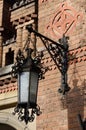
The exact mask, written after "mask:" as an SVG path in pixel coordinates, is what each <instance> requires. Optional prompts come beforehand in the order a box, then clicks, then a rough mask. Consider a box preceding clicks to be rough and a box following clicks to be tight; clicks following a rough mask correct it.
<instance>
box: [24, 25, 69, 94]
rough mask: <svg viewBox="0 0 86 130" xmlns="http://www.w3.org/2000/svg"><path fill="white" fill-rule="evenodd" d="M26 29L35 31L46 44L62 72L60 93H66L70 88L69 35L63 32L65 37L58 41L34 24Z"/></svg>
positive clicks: (31, 31)
mask: <svg viewBox="0 0 86 130" xmlns="http://www.w3.org/2000/svg"><path fill="white" fill-rule="evenodd" d="M26 29H27V30H28V31H29V33H34V34H35V35H36V36H37V37H39V38H40V39H41V41H42V43H43V45H44V46H45V48H46V50H47V51H48V53H49V54H50V56H51V58H52V59H53V61H54V63H55V65H56V66H57V68H58V69H59V71H60V73H61V87H60V89H58V91H59V92H60V93H62V94H63V95H65V93H66V92H68V91H69V90H70V87H69V86H68V83H67V70H68V48H69V45H68V39H69V37H67V36H65V35H64V34H63V37H62V38H61V39H59V40H58V42H56V41H54V40H52V39H50V38H48V37H46V36H44V35H42V34H41V33H39V32H37V31H36V30H33V28H32V25H28V26H27V27H26Z"/></svg>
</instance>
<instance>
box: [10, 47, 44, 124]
mask: <svg viewBox="0 0 86 130" xmlns="http://www.w3.org/2000/svg"><path fill="white" fill-rule="evenodd" d="M25 51H26V52H27V57H26V58H25V56H24V54H23V52H22V51H21V50H20V49H19V50H18V53H17V56H16V63H15V64H14V65H13V66H12V76H13V77H17V78H18V74H21V73H22V72H23V69H24V70H25V69H26V70H25V71H28V70H30V71H33V70H35V71H38V79H41V78H42V76H41V75H43V74H42V73H43V70H42V69H41V65H40V62H41V55H40V56H37V57H35V58H32V57H31V54H32V51H33V50H32V49H31V48H26V50H25ZM28 59H30V60H31V64H30V65H29V66H27V67H28V68H24V67H25V66H24V65H25V64H27V62H28ZM18 87H19V85H18ZM18 89H19V88H18ZM28 91H30V88H29V90H28ZM18 93H19V90H18ZM29 95H30V93H29ZM18 96H19V95H18ZM36 96H37V94H36ZM18 98H19V97H18ZM29 98H30V97H29ZM35 98H37V97H35ZM16 113H17V114H18V119H19V120H20V121H23V120H24V121H25V123H26V124H27V123H28V122H32V121H33V120H34V119H35V114H36V115H37V116H39V115H40V114H41V111H40V107H39V105H38V104H36V103H34V104H30V103H29V102H27V103H25V104H22V103H19V102H18V104H17V106H16V107H15V108H14V112H13V115H15V114H16Z"/></svg>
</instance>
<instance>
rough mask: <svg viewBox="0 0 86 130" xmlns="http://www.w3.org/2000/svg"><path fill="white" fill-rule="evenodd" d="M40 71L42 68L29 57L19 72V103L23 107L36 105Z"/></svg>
mask: <svg viewBox="0 0 86 130" xmlns="http://www.w3.org/2000/svg"><path fill="white" fill-rule="evenodd" d="M39 72H40V69H39V68H38V67H37V66H36V65H34V63H33V60H32V59H31V57H28V58H27V61H26V62H25V63H24V65H23V66H22V69H21V71H20V72H19V73H18V104H19V105H20V106H21V107H23V108H24V107H26V106H28V108H35V107H36V102H37V90H38V80H39Z"/></svg>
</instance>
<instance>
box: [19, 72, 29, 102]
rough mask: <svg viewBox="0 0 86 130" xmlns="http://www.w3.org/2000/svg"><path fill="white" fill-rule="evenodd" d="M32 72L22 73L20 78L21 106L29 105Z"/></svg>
mask: <svg viewBox="0 0 86 130" xmlns="http://www.w3.org/2000/svg"><path fill="white" fill-rule="evenodd" d="M29 78H30V72H22V73H21V74H19V76H18V81H19V82H18V83H19V84H18V87H19V104H24V103H28V100H29Z"/></svg>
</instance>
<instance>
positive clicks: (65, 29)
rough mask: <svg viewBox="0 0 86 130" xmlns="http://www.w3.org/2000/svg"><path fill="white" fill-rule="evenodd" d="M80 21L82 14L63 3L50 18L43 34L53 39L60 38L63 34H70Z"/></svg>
mask: <svg viewBox="0 0 86 130" xmlns="http://www.w3.org/2000/svg"><path fill="white" fill-rule="evenodd" d="M80 20H82V13H80V12H77V11H76V10H75V9H74V8H73V7H71V6H70V5H69V4H68V3H67V2H63V3H61V4H60V6H59V8H58V9H57V11H56V12H55V13H54V15H53V16H52V17H51V20H50V22H49V23H48V24H47V26H46V29H45V33H46V34H49V35H50V36H52V38H54V39H58V38H61V37H62V35H63V34H67V35H69V34H70V33H72V32H73V30H74V29H75V27H76V24H77V23H78V22H79V21H80Z"/></svg>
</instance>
